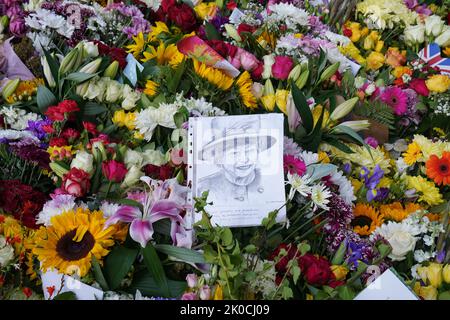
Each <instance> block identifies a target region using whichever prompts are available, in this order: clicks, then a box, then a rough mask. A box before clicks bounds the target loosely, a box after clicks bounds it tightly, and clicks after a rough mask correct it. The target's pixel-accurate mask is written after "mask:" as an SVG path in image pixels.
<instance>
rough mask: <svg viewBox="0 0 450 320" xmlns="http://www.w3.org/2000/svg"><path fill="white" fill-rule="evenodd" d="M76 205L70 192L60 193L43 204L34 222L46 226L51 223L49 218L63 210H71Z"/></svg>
mask: <svg viewBox="0 0 450 320" xmlns="http://www.w3.org/2000/svg"><path fill="white" fill-rule="evenodd" d="M76 207H77V205H76V203H75V197H74V196H72V195H70V194H60V195H57V196H55V197H54V198H53V199H52V200H50V201H47V202H46V203H45V204H44V207H43V208H42V210H41V212H39V214H38V216H37V219H36V222H37V223H38V224H43V225H45V226H46V227H48V226H50V225H51V222H50V220H51V218H52V217H54V216H57V215H60V214H62V213H63V212H65V211H69V210H73V209H75V208H76Z"/></svg>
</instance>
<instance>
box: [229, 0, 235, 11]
mask: <svg viewBox="0 0 450 320" xmlns="http://www.w3.org/2000/svg"><path fill="white" fill-rule="evenodd" d="M235 8H237V4H236V2H234V0H231V1H228V3H227V9H228V10H230V11H233V10H234V9H235Z"/></svg>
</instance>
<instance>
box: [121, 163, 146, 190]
mask: <svg viewBox="0 0 450 320" xmlns="http://www.w3.org/2000/svg"><path fill="white" fill-rule="evenodd" d="M142 176H144V173H143V172H142V171H141V170H140V169H139V168H138V167H136V166H132V167H131V168H130V169H129V170H128V172H127V174H126V176H125V179H124V180H123V182H122V184H121V187H122V188H126V187H131V186H133V185H134V184H136V183H137V182H138V181H139V179H140V178H141V177H142Z"/></svg>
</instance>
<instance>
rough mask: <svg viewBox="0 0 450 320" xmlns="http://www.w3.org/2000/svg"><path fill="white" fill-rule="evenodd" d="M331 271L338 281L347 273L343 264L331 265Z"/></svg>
mask: <svg viewBox="0 0 450 320" xmlns="http://www.w3.org/2000/svg"><path fill="white" fill-rule="evenodd" d="M331 271H332V272H333V274H334V276H335V277H336V280H338V281H341V280H344V279H345V277H346V276H347V273H348V269H347V268H346V267H345V266H340V265H332V266H331Z"/></svg>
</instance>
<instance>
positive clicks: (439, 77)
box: [425, 74, 450, 93]
mask: <svg viewBox="0 0 450 320" xmlns="http://www.w3.org/2000/svg"><path fill="white" fill-rule="evenodd" d="M425 84H426V85H427V88H428V90H430V91H433V92H438V93H443V92H446V91H447V90H448V88H449V87H450V78H449V77H447V76H445V75H443V74H436V75H434V76H431V77H430V78H428V80H426V81H425Z"/></svg>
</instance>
